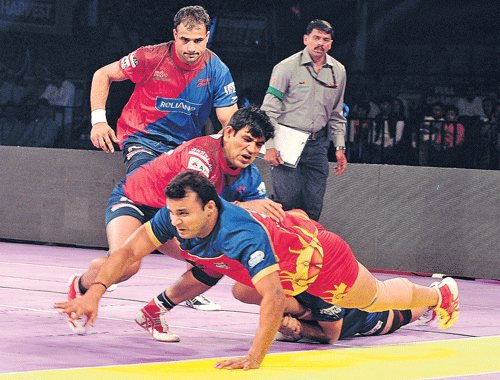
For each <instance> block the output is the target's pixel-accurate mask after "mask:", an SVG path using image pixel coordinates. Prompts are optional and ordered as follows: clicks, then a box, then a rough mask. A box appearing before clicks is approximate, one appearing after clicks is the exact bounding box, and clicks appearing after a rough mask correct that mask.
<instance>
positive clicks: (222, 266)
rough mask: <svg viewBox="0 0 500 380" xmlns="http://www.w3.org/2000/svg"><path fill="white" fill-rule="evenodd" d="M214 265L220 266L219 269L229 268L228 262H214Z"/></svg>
mask: <svg viewBox="0 0 500 380" xmlns="http://www.w3.org/2000/svg"><path fill="white" fill-rule="evenodd" d="M214 267H216V268H220V269H228V268H229V264H226V263H215V264H214Z"/></svg>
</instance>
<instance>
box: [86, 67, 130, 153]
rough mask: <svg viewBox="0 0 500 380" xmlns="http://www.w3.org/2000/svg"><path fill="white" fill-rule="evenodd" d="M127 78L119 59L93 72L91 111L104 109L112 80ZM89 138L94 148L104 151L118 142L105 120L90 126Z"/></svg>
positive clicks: (107, 150) (108, 150)
mask: <svg viewBox="0 0 500 380" xmlns="http://www.w3.org/2000/svg"><path fill="white" fill-rule="evenodd" d="M125 79H127V77H126V76H125V73H124V72H123V71H122V70H121V69H120V61H116V62H113V63H110V64H109V65H107V66H104V67H101V68H100V69H99V70H97V71H96V72H95V73H94V76H93V78H92V86H91V88H90V109H91V111H96V110H104V112H105V110H106V101H107V100H108V94H109V86H110V85H111V83H112V82H114V81H122V80H125ZM90 140H91V141H92V144H93V145H94V146H95V147H96V148H101V149H102V150H104V151H105V152H110V151H111V152H113V151H114V148H113V143H112V142H115V143H118V138H117V137H116V134H115V131H114V130H113V129H112V128H111V127H110V126H109V124H108V123H107V122H105V121H103V122H98V123H96V124H94V125H93V126H92V130H91V132H90Z"/></svg>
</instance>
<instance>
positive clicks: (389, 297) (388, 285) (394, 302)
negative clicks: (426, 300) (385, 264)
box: [362, 278, 414, 312]
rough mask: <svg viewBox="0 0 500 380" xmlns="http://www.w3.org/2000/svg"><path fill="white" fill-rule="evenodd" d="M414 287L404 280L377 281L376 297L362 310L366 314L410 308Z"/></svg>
mask: <svg viewBox="0 0 500 380" xmlns="http://www.w3.org/2000/svg"><path fill="white" fill-rule="evenodd" d="M413 292H414V285H413V284H412V283H411V282H410V281H409V280H407V279H406V278H392V279H390V280H386V281H377V297H376V298H375V300H374V301H373V302H372V303H371V305H369V306H367V307H365V308H363V309H362V310H364V311H368V312H375V311H384V310H390V309H398V310H406V309H411V308H412V300H413Z"/></svg>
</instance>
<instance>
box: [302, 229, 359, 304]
mask: <svg viewBox="0 0 500 380" xmlns="http://www.w3.org/2000/svg"><path fill="white" fill-rule="evenodd" d="M317 228H318V231H319V233H318V240H319V241H320V243H321V246H322V247H323V265H322V267H321V270H320V272H319V274H318V277H317V278H316V281H314V282H313V283H312V284H311V285H309V287H308V288H307V290H306V291H307V292H308V293H310V294H313V295H315V296H318V297H320V298H322V299H323V300H325V301H326V302H328V303H331V304H335V303H336V301H338V300H339V299H341V298H343V297H344V295H345V293H346V292H347V291H348V290H349V289H350V288H351V287H352V286H353V285H354V282H355V281H356V278H357V277H358V272H359V264H358V261H357V260H356V258H355V257H354V254H353V253H352V251H351V248H350V247H349V245H348V244H347V243H346V242H345V241H344V240H343V239H342V238H341V237H340V236H338V235H336V234H334V233H333V232H330V231H327V230H325V229H324V227H322V226H321V225H319V224H317Z"/></svg>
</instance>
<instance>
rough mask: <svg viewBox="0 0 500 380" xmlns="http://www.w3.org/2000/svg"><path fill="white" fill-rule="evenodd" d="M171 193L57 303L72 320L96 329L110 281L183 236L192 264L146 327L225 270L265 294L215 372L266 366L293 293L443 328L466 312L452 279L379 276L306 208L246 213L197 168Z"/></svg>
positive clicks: (143, 317) (145, 316) (142, 319)
mask: <svg viewBox="0 0 500 380" xmlns="http://www.w3.org/2000/svg"><path fill="white" fill-rule="evenodd" d="M165 194H166V197H167V202H166V207H164V208H162V209H161V210H160V211H158V213H156V215H155V216H154V217H153V218H152V219H151V220H150V221H148V222H146V223H145V224H143V225H142V226H141V227H139V228H138V229H137V230H136V231H135V232H134V234H133V235H132V236H131V237H130V239H128V240H127V242H126V243H125V244H124V245H123V246H122V247H120V248H119V249H117V250H116V251H114V252H113V253H112V254H111V256H110V257H109V258H108V260H106V262H105V263H104V265H103V266H102V268H101V270H100V271H99V274H98V275H97V277H96V278H95V281H94V283H93V284H92V285H91V286H90V288H89V289H88V291H87V292H86V293H85V295H83V296H82V297H79V298H75V299H73V300H70V301H66V302H58V303H56V304H55V307H56V308H60V309H62V312H63V313H74V315H73V318H78V317H80V316H82V315H86V316H88V318H89V319H88V321H89V324H90V325H93V323H94V320H95V318H96V317H97V311H98V308H99V300H100V298H101V297H102V296H103V294H104V293H105V291H106V289H107V287H108V286H109V285H110V284H113V283H114V282H115V281H116V280H117V279H118V278H120V276H122V275H123V273H124V272H125V271H126V268H127V267H128V266H130V265H133V263H134V262H136V261H138V260H141V259H142V258H143V257H144V256H146V255H148V254H149V253H151V252H152V251H154V250H155V249H156V248H158V247H160V246H162V245H163V244H164V243H165V242H167V241H169V240H172V239H174V238H176V239H177V240H178V241H179V243H180V248H181V249H182V251H181V254H182V256H183V257H184V258H185V259H186V260H189V261H191V262H192V263H193V264H194V267H193V268H192V269H190V270H188V271H186V272H185V273H184V274H183V275H182V276H181V277H180V278H179V279H178V280H177V281H176V282H175V284H174V285H172V286H170V287H169V288H168V289H166V290H165V292H163V293H162V294H161V295H160V296H158V297H156V298H155V299H154V300H152V301H151V302H150V303H149V304H148V305H146V306H145V307H144V308H142V309H141V311H140V312H139V313H138V315H137V316H136V322H137V323H138V324H140V325H141V326H143V327H144V328H147V329H149V327H150V326H154V325H155V324H158V323H160V324H162V325H165V326H166V325H167V323H166V320H165V316H166V314H167V312H168V311H169V310H170V309H172V308H173V307H174V306H175V305H176V304H178V303H179V302H182V301H184V300H185V299H188V298H190V297H193V296H196V295H197V294H201V293H203V292H205V291H206V290H207V289H209V288H210V287H212V286H214V285H215V283H217V281H218V280H219V279H220V278H221V277H222V276H223V275H227V276H228V277H230V278H232V279H234V280H236V281H237V282H239V283H241V284H243V285H246V286H247V287H248V288H254V289H255V292H256V293H258V295H259V297H261V300H260V319H259V325H258V328H257V332H256V334H255V338H254V340H253V342H252V345H251V347H250V349H249V350H248V352H247V354H246V355H245V356H243V357H235V358H230V359H226V360H221V361H219V362H218V363H216V365H215V368H219V369H221V368H227V369H239V368H241V369H244V370H247V369H255V368H259V366H260V364H261V363H262V361H263V360H264V357H265V355H266V354H267V352H268V350H269V347H270V346H271V344H272V342H273V341H274V338H275V335H276V333H277V332H278V329H279V327H280V325H281V320H282V317H283V315H284V313H286V312H287V311H288V310H287V309H286V303H287V299H286V297H287V296H288V297H295V296H298V295H300V294H302V293H304V292H307V294H309V295H311V296H314V297H318V298H320V299H321V300H323V301H326V302H328V303H331V304H334V305H337V306H339V307H343V308H361V309H363V310H365V311H368V312H377V311H384V310H390V309H398V310H407V309H415V308H419V307H431V308H433V309H434V310H435V311H436V313H437V315H438V325H439V327H440V328H449V327H451V326H452V325H453V324H454V323H455V321H456V319H457V318H458V315H459V312H460V306H459V301H458V287H457V285H456V282H455V281H454V280H453V279H452V278H449V277H448V278H445V279H444V280H443V281H441V282H440V283H439V284H435V285H433V286H431V287H426V286H421V285H417V284H413V283H412V282H410V281H409V280H407V279H404V278H394V279H390V280H386V281H380V280H378V279H376V278H375V277H374V276H373V275H372V274H371V273H370V272H369V271H368V270H367V269H366V268H365V267H364V266H363V265H361V264H360V263H359V262H358V261H357V260H356V259H355V257H354V255H353V253H352V251H351V250H350V248H349V246H348V245H347V243H346V242H344V241H343V240H342V239H341V238H340V237H339V236H337V235H335V234H334V233H332V232H329V231H326V230H325V229H324V228H323V227H322V226H321V225H320V224H319V223H317V222H315V221H313V220H311V219H310V218H309V217H308V216H307V214H306V213H305V212H303V211H301V210H290V211H287V212H286V215H285V217H284V218H283V219H281V220H279V221H277V220H275V219H273V218H270V217H268V216H266V215H263V214H260V213H257V212H254V211H252V210H246V209H244V208H243V207H240V206H238V205H235V204H233V203H229V202H227V201H224V200H223V199H221V198H220V197H219V195H218V194H217V190H216V188H215V187H214V185H213V184H212V183H211V182H210V181H209V180H208V179H207V178H206V177H205V176H203V175H201V174H200V173H198V172H195V171H184V172H182V173H180V174H178V175H177V176H176V177H175V178H174V179H173V180H172V181H171V182H170V183H169V184H168V186H167V188H166V190H165ZM278 262H279V264H278ZM158 308H160V309H161V310H162V312H161V313H160V314H158V313H157V312H156V310H158ZM150 311H154V313H151V312H150Z"/></svg>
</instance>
